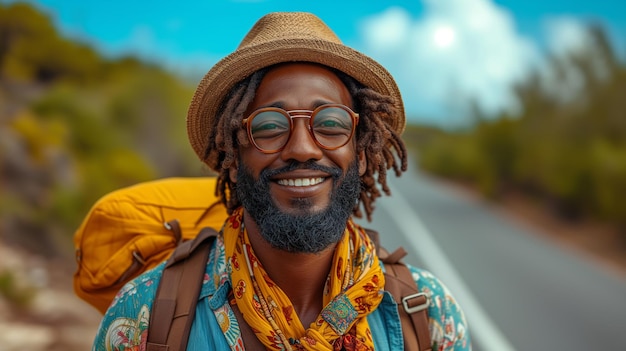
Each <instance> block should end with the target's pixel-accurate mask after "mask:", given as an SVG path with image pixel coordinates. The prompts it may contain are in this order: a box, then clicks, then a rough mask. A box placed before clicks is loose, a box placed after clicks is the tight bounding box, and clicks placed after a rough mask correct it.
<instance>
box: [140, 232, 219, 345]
mask: <svg viewBox="0 0 626 351" xmlns="http://www.w3.org/2000/svg"><path fill="white" fill-rule="evenodd" d="M216 236H217V232H216V231H215V230H214V229H212V228H208V227H207V228H204V229H202V230H201V231H200V233H199V234H198V236H197V237H196V238H194V239H193V240H189V241H185V242H183V243H181V244H180V245H178V246H177V247H176V250H174V253H172V255H171V256H170V258H169V259H168V260H167V263H166V264H165V269H164V270H163V275H162V277H161V282H160V283H159V287H158V289H157V294H156V298H155V301H154V306H153V307H152V313H151V315H150V324H149V329H148V343H147V348H146V350H147V351H183V350H185V349H186V348H187V341H188V340H189V332H190V331H191V325H192V323H193V319H194V316H195V312H196V304H197V301H198V296H199V294H200V287H201V285H202V280H203V278H204V274H203V273H204V270H205V269H206V263H207V260H208V257H209V251H210V247H211V244H212V243H213V239H214V238H215V237H216Z"/></svg>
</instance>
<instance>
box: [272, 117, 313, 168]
mask: <svg viewBox="0 0 626 351" xmlns="http://www.w3.org/2000/svg"><path fill="white" fill-rule="evenodd" d="M322 156H323V152H322V149H321V148H320V147H319V146H318V145H317V144H316V143H315V140H314V139H313V136H312V135H311V133H310V132H309V119H308V118H294V120H293V130H292V131H291V136H290V137H289V141H287V144H286V145H285V147H284V148H283V150H282V151H281V158H282V159H283V160H284V161H290V160H295V161H299V162H306V161H309V160H320V159H321V158H322Z"/></svg>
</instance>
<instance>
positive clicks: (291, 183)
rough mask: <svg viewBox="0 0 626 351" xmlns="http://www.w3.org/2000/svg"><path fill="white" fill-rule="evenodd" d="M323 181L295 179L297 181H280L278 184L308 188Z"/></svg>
mask: <svg viewBox="0 0 626 351" xmlns="http://www.w3.org/2000/svg"><path fill="white" fill-rule="evenodd" d="M323 181H324V178H321V177H320V178H297V179H280V180H279V181H278V184H280V185H288V186H310V185H315V184H319V183H321V182H323Z"/></svg>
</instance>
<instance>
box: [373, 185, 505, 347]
mask: <svg viewBox="0 0 626 351" xmlns="http://www.w3.org/2000/svg"><path fill="white" fill-rule="evenodd" d="M390 188H391V192H392V194H393V195H392V196H390V197H386V198H385V199H384V201H381V205H383V206H385V210H386V211H387V212H388V213H389V215H390V216H391V217H392V218H393V219H394V221H395V222H396V223H397V225H398V227H399V228H400V230H401V231H402V234H403V235H404V237H405V238H406V239H407V240H408V241H409V243H410V245H411V247H410V248H409V249H410V250H408V251H411V250H413V252H415V253H416V254H418V255H419V256H420V257H421V258H422V259H423V260H424V262H426V264H427V265H428V267H427V268H428V270H429V271H431V272H432V273H433V274H435V275H436V276H437V277H438V278H439V279H441V280H442V281H443V282H444V283H445V285H446V286H447V287H448V288H449V289H450V290H451V291H452V293H453V295H454V297H455V298H456V299H457V300H458V301H459V303H460V304H461V306H462V308H463V310H464V311H465V316H466V318H467V319H468V323H469V330H470V334H471V338H472V343H473V344H474V345H476V346H479V348H480V350H483V351H515V348H514V347H513V345H511V343H510V342H509V341H508V340H507V339H506V337H505V336H504V334H502V332H501V331H500V330H499V329H498V327H496V325H495V324H494V323H493V322H492V321H491V319H490V318H489V316H488V315H487V313H485V311H484V310H483V308H482V307H481V306H480V303H478V301H477V300H476V298H475V297H474V295H473V294H472V292H471V291H470V289H469V287H468V286H467V285H466V284H465V283H464V282H463V279H461V276H460V275H459V273H458V272H457V271H456V270H455V269H454V267H453V265H452V264H451V263H450V261H449V260H448V258H447V257H446V255H445V254H444V253H443V251H442V250H441V249H440V248H439V245H438V244H437V243H436V242H435V240H434V239H433V235H432V234H431V233H430V232H429V231H428V229H427V228H426V226H425V225H424V223H423V222H422V221H421V220H420V218H419V217H418V215H417V214H416V213H415V211H413V210H412V209H411V205H410V204H409V202H408V201H407V200H406V198H405V197H404V196H402V192H401V191H397V190H396V189H393V187H392V186H390Z"/></svg>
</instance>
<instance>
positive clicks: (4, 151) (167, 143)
mask: <svg viewBox="0 0 626 351" xmlns="http://www.w3.org/2000/svg"><path fill="white" fill-rule="evenodd" d="M590 31H591V33H592V35H593V36H594V38H595V44H594V46H593V47H589V48H588V50H586V51H584V52H578V53H573V54H572V55H571V56H568V57H558V58H554V60H553V62H552V67H551V71H552V72H551V74H552V75H553V76H554V77H557V78H558V77H560V75H563V76H565V75H571V74H575V75H577V76H579V77H580V78H581V82H582V83H583V84H582V85H581V88H580V89H579V90H578V91H577V92H576V94H575V95H574V96H569V97H566V98H564V97H562V96H558V95H555V94H554V92H553V91H548V90H545V89H544V88H543V82H542V79H543V78H542V77H543V73H542V74H539V73H537V74H535V75H532V76H530V77H528V79H527V80H526V82H524V83H523V84H520V85H519V86H518V87H517V88H516V92H517V96H518V98H519V100H520V106H521V108H520V112H519V114H516V115H500V116H485V115H482V114H481V113H480V112H476V114H475V121H476V122H475V123H474V124H473V125H472V126H468V127H466V128H464V129H463V130H442V129H437V128H433V127H424V126H409V127H408V128H407V132H406V135H405V139H406V140H407V142H408V143H409V145H410V147H412V148H415V150H417V152H415V153H414V154H417V155H419V159H418V162H419V164H420V165H421V167H422V168H423V169H425V170H426V171H428V172H431V173H433V174H436V175H439V176H442V177H447V178H450V179H454V180H459V181H462V182H464V183H466V184H471V185H472V186H475V187H477V188H478V189H480V190H481V191H482V192H483V193H484V194H485V195H486V196H489V197H493V198H497V197H498V196H500V195H501V194H502V193H503V192H505V191H507V190H509V189H519V190H522V191H524V192H526V193H528V194H531V195H532V196H534V197H536V198H538V199H544V200H546V201H549V202H550V203H551V204H553V205H554V207H555V208H558V209H559V211H560V212H561V213H562V214H564V215H567V216H570V217H573V218H574V217H577V216H594V217H597V218H599V219H602V220H605V221H607V222H610V223H614V224H616V225H622V226H626V206H625V205H624V204H623V202H621V201H620V200H621V197H623V195H624V194H626V106H625V105H626V99H625V98H626V66H625V65H624V63H623V62H621V61H620V60H619V59H618V57H617V55H616V54H615V53H614V52H613V49H612V48H611V46H610V44H609V42H608V40H607V39H606V36H605V34H604V33H603V32H602V30H601V29H599V28H591V29H590ZM196 83H197V82H188V81H185V80H183V79H182V78H180V77H178V76H176V75H175V74H173V73H171V72H168V71H166V70H165V69H163V68H161V67H159V66H156V65H154V64H149V63H146V62H142V61H140V60H138V59H136V58H133V57H122V58H107V57H104V56H103V55H101V54H100V53H98V52H97V51H96V50H95V49H93V48H92V47H91V46H90V45H88V44H86V43H84V42H81V41H79V40H75V39H68V38H65V37H63V36H62V35H61V34H60V33H59V32H58V31H57V30H56V28H55V27H54V25H53V23H52V21H51V19H50V18H49V17H48V16H47V15H45V14H44V13H42V12H40V11H38V10H37V9H35V8H33V7H32V6H30V5H27V4H23V3H11V4H3V3H0V226H1V228H2V231H1V232H0V240H2V241H5V242H10V243H14V244H18V245H20V246H23V247H26V248H28V249H29V250H32V251H35V252H37V253H39V254H41V255H44V256H46V255H47V256H55V255H59V254H65V255H71V254H72V244H71V239H72V236H73V233H74V230H75V229H76V228H77V227H78V225H79V223H80V221H81V219H82V218H83V217H84V215H85V214H86V213H87V211H88V210H89V208H90V207H91V205H92V204H93V203H94V202H95V201H96V200H97V199H98V198H99V197H100V196H102V195H103V194H105V193H107V192H109V191H112V190H114V189H117V188H120V187H123V186H127V185H131V184H134V183H137V182H141V181H146V180H151V179H155V178H162V177H167V176H202V175H207V174H208V171H207V170H206V169H204V168H203V167H202V166H201V165H199V162H197V159H196V157H195V155H194V154H193V152H192V150H191V148H190V147H189V146H188V142H187V139H186V131H185V122H184V120H185V116H186V111H187V106H188V103H189V101H190V100H191V96H192V93H193V89H194V87H195V84H196ZM6 274H8V273H6ZM11 285H12V283H11V278H10V276H9V275H3V276H2V286H3V288H2V290H3V294H12V292H11V291H12V290H11V289H10V288H8V287H10V286H11Z"/></svg>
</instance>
